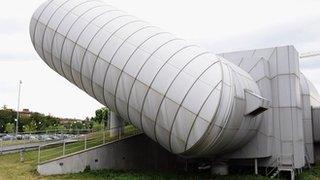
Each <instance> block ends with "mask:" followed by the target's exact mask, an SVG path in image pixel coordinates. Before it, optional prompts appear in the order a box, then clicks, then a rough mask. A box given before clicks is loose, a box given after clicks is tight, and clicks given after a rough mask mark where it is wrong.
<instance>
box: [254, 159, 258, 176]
mask: <svg viewBox="0 0 320 180" xmlns="http://www.w3.org/2000/svg"><path fill="white" fill-rule="evenodd" d="M254 174H255V175H258V159H257V158H255V159H254Z"/></svg>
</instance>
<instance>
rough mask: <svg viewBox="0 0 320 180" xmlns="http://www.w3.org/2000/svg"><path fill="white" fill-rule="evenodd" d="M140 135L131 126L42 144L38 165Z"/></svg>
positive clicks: (39, 150) (39, 148)
mask: <svg viewBox="0 0 320 180" xmlns="http://www.w3.org/2000/svg"><path fill="white" fill-rule="evenodd" d="M115 132H116V133H115ZM139 133H140V131H139V130H138V129H136V128H135V127H134V126H132V125H129V126H121V127H114V128H108V129H105V130H101V131H96V132H94V131H91V132H87V133H84V134H80V135H78V136H75V137H71V138H66V139H63V140H60V141H57V142H49V143H45V144H41V145H39V147H38V164H39V163H42V162H45V161H48V160H51V159H55V158H58V157H61V156H65V155H68V154H72V153H76V152H79V151H82V150H86V149H89V148H92V147H96V146H99V145H103V144H106V143H109V142H112V141H116V140H120V139H123V138H126V137H128V136H131V135H135V134H139Z"/></svg>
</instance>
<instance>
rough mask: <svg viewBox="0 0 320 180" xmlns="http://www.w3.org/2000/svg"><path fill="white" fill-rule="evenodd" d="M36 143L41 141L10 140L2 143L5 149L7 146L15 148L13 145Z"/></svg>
mask: <svg viewBox="0 0 320 180" xmlns="http://www.w3.org/2000/svg"><path fill="white" fill-rule="evenodd" d="M34 142H39V140H9V141H2V142H0V143H2V146H3V147H6V146H13V145H19V144H26V143H34Z"/></svg>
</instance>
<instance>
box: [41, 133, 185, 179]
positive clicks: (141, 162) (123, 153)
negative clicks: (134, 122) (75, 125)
mask: <svg viewBox="0 0 320 180" xmlns="http://www.w3.org/2000/svg"><path fill="white" fill-rule="evenodd" d="M186 162H187V161H186V159H184V158H182V157H179V156H176V155H173V154H171V153H170V152H168V151H167V150H165V149H164V148H162V147H161V146H159V145H158V144H157V143H155V142H153V141H152V140H150V139H149V138H148V137H146V136H145V135H144V134H140V135H135V136H132V137H129V138H126V139H122V140H119V141H116V142H112V143H109V144H106V145H102V146H99V147H95V148H91V149H87V150H85V151H80V152H77V153H74V154H70V155H67V156H65V157H61V158H58V159H54V160H51V161H48V162H44V163H42V164H39V165H38V169H37V170H38V172H39V173H40V174H41V175H55V174H68V173H78V172H82V171H84V170H85V169H86V168H90V169H91V170H99V169H114V170H156V171H178V170H184V168H185V167H186V164H187V163H186Z"/></svg>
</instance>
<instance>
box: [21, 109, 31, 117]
mask: <svg viewBox="0 0 320 180" xmlns="http://www.w3.org/2000/svg"><path fill="white" fill-rule="evenodd" d="M32 113H33V112H31V111H30V110H29V109H23V110H22V111H19V116H20V117H30V116H31V114H32Z"/></svg>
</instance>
